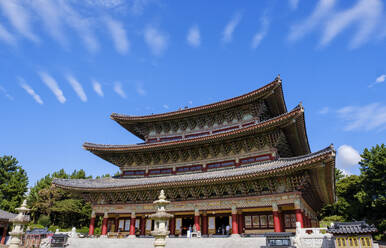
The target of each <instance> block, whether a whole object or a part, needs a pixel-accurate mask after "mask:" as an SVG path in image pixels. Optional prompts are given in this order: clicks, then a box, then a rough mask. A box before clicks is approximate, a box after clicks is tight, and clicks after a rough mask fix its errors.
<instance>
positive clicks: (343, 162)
mask: <svg viewBox="0 0 386 248" xmlns="http://www.w3.org/2000/svg"><path fill="white" fill-rule="evenodd" d="M359 161H361V156H360V155H359V152H358V151H357V150H355V149H354V148H353V147H352V146H349V145H342V146H340V147H339V148H338V151H337V154H336V166H337V167H338V168H339V169H341V170H343V171H344V172H345V173H346V174H348V175H350V174H352V173H351V171H353V170H354V169H355V167H359V166H358V163H359Z"/></svg>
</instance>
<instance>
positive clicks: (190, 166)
mask: <svg viewBox="0 0 386 248" xmlns="http://www.w3.org/2000/svg"><path fill="white" fill-rule="evenodd" d="M198 166H199V167H200V169H198V170H190V169H189V168H193V167H198ZM185 168H188V170H186V171H178V170H179V169H185ZM202 168H203V166H202V164H195V165H189V166H181V167H176V173H184V172H190V171H202Z"/></svg>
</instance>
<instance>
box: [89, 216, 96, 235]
mask: <svg viewBox="0 0 386 248" xmlns="http://www.w3.org/2000/svg"><path fill="white" fill-rule="evenodd" d="M94 229H95V214H94V213H93V214H91V220H90V227H89V229H88V235H89V236H91V235H94Z"/></svg>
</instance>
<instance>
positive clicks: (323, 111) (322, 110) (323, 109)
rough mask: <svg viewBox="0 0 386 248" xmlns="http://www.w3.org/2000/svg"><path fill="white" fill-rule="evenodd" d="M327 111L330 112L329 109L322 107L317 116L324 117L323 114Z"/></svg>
mask: <svg viewBox="0 0 386 248" xmlns="http://www.w3.org/2000/svg"><path fill="white" fill-rule="evenodd" d="M329 111H330V109H329V108H328V107H323V108H322V109H321V110H320V111H319V114H321V115H325V114H327V113H328V112H329Z"/></svg>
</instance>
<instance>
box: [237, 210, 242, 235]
mask: <svg viewBox="0 0 386 248" xmlns="http://www.w3.org/2000/svg"><path fill="white" fill-rule="evenodd" d="M237 226H238V227H239V234H242V233H243V215H242V214H241V213H239V214H237Z"/></svg>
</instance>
